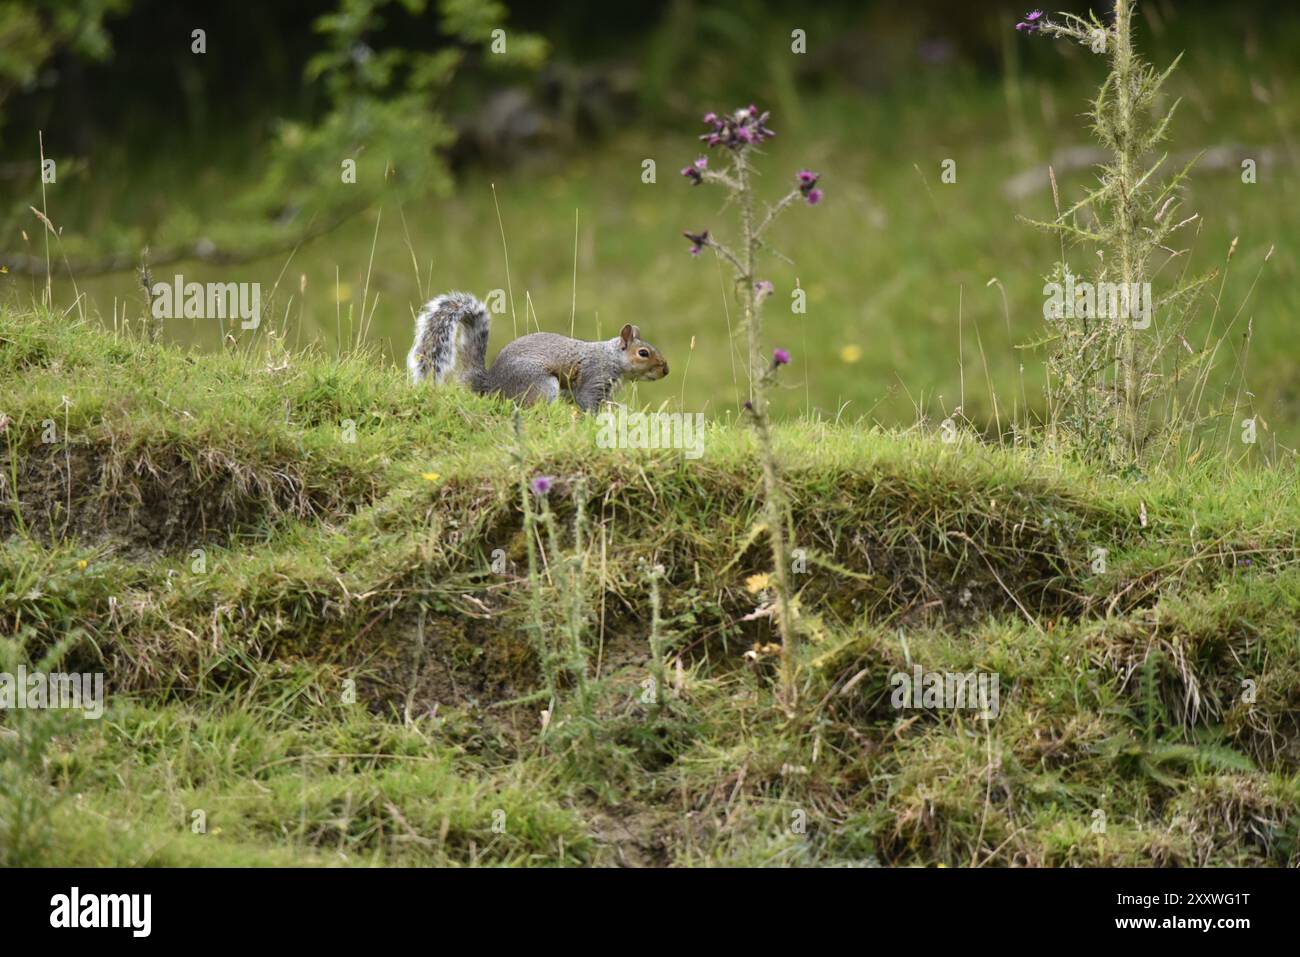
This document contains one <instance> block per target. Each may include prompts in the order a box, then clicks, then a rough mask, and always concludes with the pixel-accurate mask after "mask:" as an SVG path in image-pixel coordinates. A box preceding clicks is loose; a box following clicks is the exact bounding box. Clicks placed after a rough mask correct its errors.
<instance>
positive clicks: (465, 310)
mask: <svg viewBox="0 0 1300 957" xmlns="http://www.w3.org/2000/svg"><path fill="white" fill-rule="evenodd" d="M489 322H490V320H489V318H488V311H487V307H486V306H484V305H483V303H481V302H479V301H478V300H477V299H475V298H474V297H473V296H471V295H470V294H469V293H467V292H449V293H446V294H444V295H441V296H438V297H437V298H436V299H430V300H429V301H428V302H427V303H425V304H424V308H423V309H421V310H420V314H419V315H418V316H416V317H415V343H414V345H412V346H411V351H410V353H409V354H408V355H407V357H406V368H407V369H409V370H410V371H411V379H412V381H414V382H422V381H424V380H425V379H427V378H429V376H430V375H432V376H433V380H434V381H435V382H442V381H443V380H444V379H445V378H446V377H447V373H449V372H451V371H452V370H453V369H454V368H456V362H457V359H458V358H459V351H458V350H459V348H460V346H461V344H462V343H463V344H464V346H465V350H466V354H465V356H464V359H465V362H464V372H463V374H462V377H463V378H464V379H465V381H466V383H467V384H469V385H470V386H471V387H473V386H474V385H475V383H477V382H479V381H481V380H482V378H483V376H484V375H485V374H486V372H487V345H488V325H489Z"/></svg>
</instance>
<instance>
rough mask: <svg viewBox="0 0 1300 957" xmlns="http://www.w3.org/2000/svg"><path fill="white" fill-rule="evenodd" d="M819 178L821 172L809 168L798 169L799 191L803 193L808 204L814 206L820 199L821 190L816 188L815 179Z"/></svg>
mask: <svg viewBox="0 0 1300 957" xmlns="http://www.w3.org/2000/svg"><path fill="white" fill-rule="evenodd" d="M821 178H822V176H821V173H814V172H813V171H812V170H810V169H801V170H799V173H798V179H799V192H801V193H803V198H804V199H806V200H808V205H809V206H816V205H817V204H818V203H820V202H821V201H822V191H821V190H820V189H818V188H817V181H818V180H820V179H821Z"/></svg>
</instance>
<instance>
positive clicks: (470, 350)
mask: <svg viewBox="0 0 1300 957" xmlns="http://www.w3.org/2000/svg"><path fill="white" fill-rule="evenodd" d="M490 323H491V320H490V319H489V317H488V311H487V307H486V306H484V305H483V303H481V302H479V301H478V300H477V299H475V298H474V297H473V296H471V295H470V294H469V293H465V292H449V293H446V294H444V295H441V296H438V297H437V298H435V299H431V300H429V301H428V302H427V303H425V305H424V308H423V309H421V310H420V313H419V315H418V316H416V317H415V343H414V344H413V345H412V346H411V351H410V353H409V354H408V355H407V357H406V367H407V369H409V370H410V372H411V379H412V381H414V382H417V383H419V382H423V381H424V380H425V379H427V378H429V376H430V375H432V376H433V380H434V381H435V382H442V381H443V380H445V379H446V377H447V375H448V374H449V373H451V372H452V371H453V370H454V369H455V368H456V366H457V363H458V360H464V361H463V362H461V363H460V364H461V365H462V369H461V372H460V379H461V381H463V382H464V383H465V384H466V385H468V386H469V387H470V388H471V389H473V390H474V391H475V392H478V393H479V394H481V395H487V394H489V393H500V394H501V395H504V396H506V397H507V398H511V399H515V400H518V401H520V402H524V403H529V402H536V401H538V400H539V399H540V400H543V401H546V402H554V401H555V400H556V399H557V398H558V397H559V395H560V392H561V390H563V391H565V392H568V393H569V394H570V396H572V398H573V401H574V402H576V403H577V405H578V407H579V408H580V409H582V410H583V411H584V412H595V411H596V410H598V409H599V408H600V406H601V404H602V403H604V402H605V401H606V400H607V399H608V398H609V396H610V393H611V392H612V391H613V389H614V387H615V386H616V385H618V384H619V383H620V382H622V381H623V380H624V379H647V380H653V379H662V378H663V377H664V376H666V375H667V374H668V363H667V362H666V361H665V360H664V357H663V356H662V355H660V353H659V350H658V349H656V348H655V347H654V346H652V345H650V343H648V342H646V341H645V340H644V339H642V338H641V330H640V329H638V328H637V327H636V326H634V325H632V324H630V323H629V324H628V325H625V326H624V327H623V329H622V331H621V332H620V333H619V334H618V335H617V336H616V337H615V338H613V339H604V340H601V341H598V342H588V341H586V340H583V339H571V338H569V337H568V336H561V335H557V334H556V333H553V332H534V333H530V334H529V335H526V336H520V337H519V338H518V339H515V340H514V341H513V342H510V343H507V344H506V347H505V348H504V349H502V350H501V352H500V354H499V355H497V359H496V362H494V363H492V367H491V368H490V369H489V368H488V367H487V345H488V327H489V325H490Z"/></svg>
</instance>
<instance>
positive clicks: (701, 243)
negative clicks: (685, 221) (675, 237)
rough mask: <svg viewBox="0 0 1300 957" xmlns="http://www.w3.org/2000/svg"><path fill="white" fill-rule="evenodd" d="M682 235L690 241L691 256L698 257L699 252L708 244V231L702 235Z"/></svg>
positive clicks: (685, 233) (689, 233)
mask: <svg viewBox="0 0 1300 957" xmlns="http://www.w3.org/2000/svg"><path fill="white" fill-rule="evenodd" d="M682 235H683V236H685V237H686V238H687V239H689V240H690V241H691V255H692V256H698V255H699V254H700V250H701V249H703V248H704V247H705V246H707V245H708V244H709V231H708V230H707V229H706V230H704V232H702V233H691V232H683V233H682Z"/></svg>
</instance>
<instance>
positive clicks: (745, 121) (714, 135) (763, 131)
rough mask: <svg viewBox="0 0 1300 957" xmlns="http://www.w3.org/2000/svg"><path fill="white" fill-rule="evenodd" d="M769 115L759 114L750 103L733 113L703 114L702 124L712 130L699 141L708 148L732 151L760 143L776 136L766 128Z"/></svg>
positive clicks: (765, 113) (755, 107) (756, 108)
mask: <svg viewBox="0 0 1300 957" xmlns="http://www.w3.org/2000/svg"><path fill="white" fill-rule="evenodd" d="M770 115H771V114H770V113H767V112H764V113H760V112H759V111H758V107H757V106H755V105H754V104H752V103H751V104H750V105H749V106H747V107H744V108H742V109H739V110H736V111H735V112H734V113H728V114H723V115H719V114H717V113H713V112H709V113H705V114H704V122H705V123H707V124H708V125H709V126H711V127H713V129H712V130H710V131H709V132H707V133H704V134H702V135H701V136H700V139H701V140H703V141H704V142H705V143H707V144H708V145H709V146H726V147H727V148H728V149H733V150H735V149H741V148H743V147H746V146H750V145H754V144H758V143H761V142H763V141H764V140H766V139H770V138H771V137H773V136H775V135H776V134H775V133H773V132H772V131H771V130H770V129H768V128H767V119H768V117H769V116H770Z"/></svg>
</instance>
